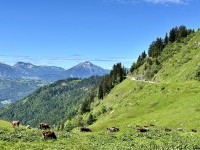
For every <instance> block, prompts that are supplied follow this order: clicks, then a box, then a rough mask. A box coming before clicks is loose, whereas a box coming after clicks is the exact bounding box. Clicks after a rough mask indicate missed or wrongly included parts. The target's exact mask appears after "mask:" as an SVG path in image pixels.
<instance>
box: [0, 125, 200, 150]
mask: <svg viewBox="0 0 200 150" xmlns="http://www.w3.org/2000/svg"><path fill="white" fill-rule="evenodd" d="M55 133H56V136H57V140H54V139H44V138H43V137H42V130H39V129H28V130H26V129H25V127H23V126H20V127H19V128H13V127H12V126H11V125H9V123H7V122H4V121H0V149H5V150H10V149H19V150H21V149H22V150H25V149H30V150H32V149H38V150H40V149H41V150H42V149H52V150H57V149H66V150H67V149H69V150H71V149H73V150H78V149H79V150H80V149H81V150H94V149H97V150H105V149H126V150H129V149H130V150H131V149H140V150H146V149H150V150H155V149H199V148H200V147H199V146H200V136H199V134H198V133H194V132H191V131H185V130H184V131H177V130H176V129H173V130H172V131H170V132H166V131H165V130H164V128H160V127H156V126H152V127H149V131H148V132H145V133H141V132H138V131H137V130H136V128H135V127H126V128H124V129H123V131H119V132H115V133H110V132H107V131H106V129H105V130H104V131H101V132H91V133H81V132H79V130H75V131H73V132H67V131H55Z"/></svg>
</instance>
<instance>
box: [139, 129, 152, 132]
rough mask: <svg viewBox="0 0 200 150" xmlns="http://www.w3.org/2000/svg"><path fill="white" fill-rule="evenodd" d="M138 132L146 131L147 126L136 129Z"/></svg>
mask: <svg viewBox="0 0 200 150" xmlns="http://www.w3.org/2000/svg"><path fill="white" fill-rule="evenodd" d="M137 130H138V131H139V132H148V131H149V128H138V129H137Z"/></svg>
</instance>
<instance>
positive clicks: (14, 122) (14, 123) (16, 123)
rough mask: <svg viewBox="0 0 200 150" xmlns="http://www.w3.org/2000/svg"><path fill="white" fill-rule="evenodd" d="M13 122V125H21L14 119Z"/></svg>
mask: <svg viewBox="0 0 200 150" xmlns="http://www.w3.org/2000/svg"><path fill="white" fill-rule="evenodd" d="M11 124H12V125H13V127H16V126H17V127H19V121H16V120H14V121H12V122H11Z"/></svg>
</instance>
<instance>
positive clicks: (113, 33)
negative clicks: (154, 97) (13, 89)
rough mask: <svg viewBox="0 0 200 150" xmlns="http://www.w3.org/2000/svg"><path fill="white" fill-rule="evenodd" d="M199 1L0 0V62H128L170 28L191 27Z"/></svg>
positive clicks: (66, 65)
mask: <svg viewBox="0 0 200 150" xmlns="http://www.w3.org/2000/svg"><path fill="white" fill-rule="evenodd" d="M199 6H200V1H199V0H1V1H0V62H2V63H7V64H10V65H13V64H15V63H16V62H18V61H25V62H31V63H33V64H36V65H54V66H60V67H63V68H65V69H68V68H70V67H72V66H74V65H76V64H77V63H79V62H83V61H85V60H89V61H91V62H92V63H94V64H96V65H99V66H101V67H103V68H107V69H110V68H112V66H113V64H115V63H117V62H121V63H122V64H123V65H124V66H125V67H130V66H131V64H132V63H133V62H134V60H135V59H137V57H138V55H139V54H140V53H141V52H142V51H144V50H145V51H147V50H148V46H149V44H150V43H151V42H152V41H153V40H155V39H156V37H164V36H165V33H166V32H168V31H169V30H170V29H171V28H172V27H175V26H180V25H185V26H187V27H188V28H192V29H195V30H197V29H198V28H199V27H200V25H199V19H200V9H199Z"/></svg>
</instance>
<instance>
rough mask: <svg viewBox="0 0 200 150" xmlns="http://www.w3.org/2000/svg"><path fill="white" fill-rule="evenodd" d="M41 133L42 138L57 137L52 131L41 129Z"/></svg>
mask: <svg viewBox="0 0 200 150" xmlns="http://www.w3.org/2000/svg"><path fill="white" fill-rule="evenodd" d="M42 135H43V137H44V139H47V138H50V139H55V140H56V139H57V137H56V134H55V133H54V132H53V131H43V132H42Z"/></svg>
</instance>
